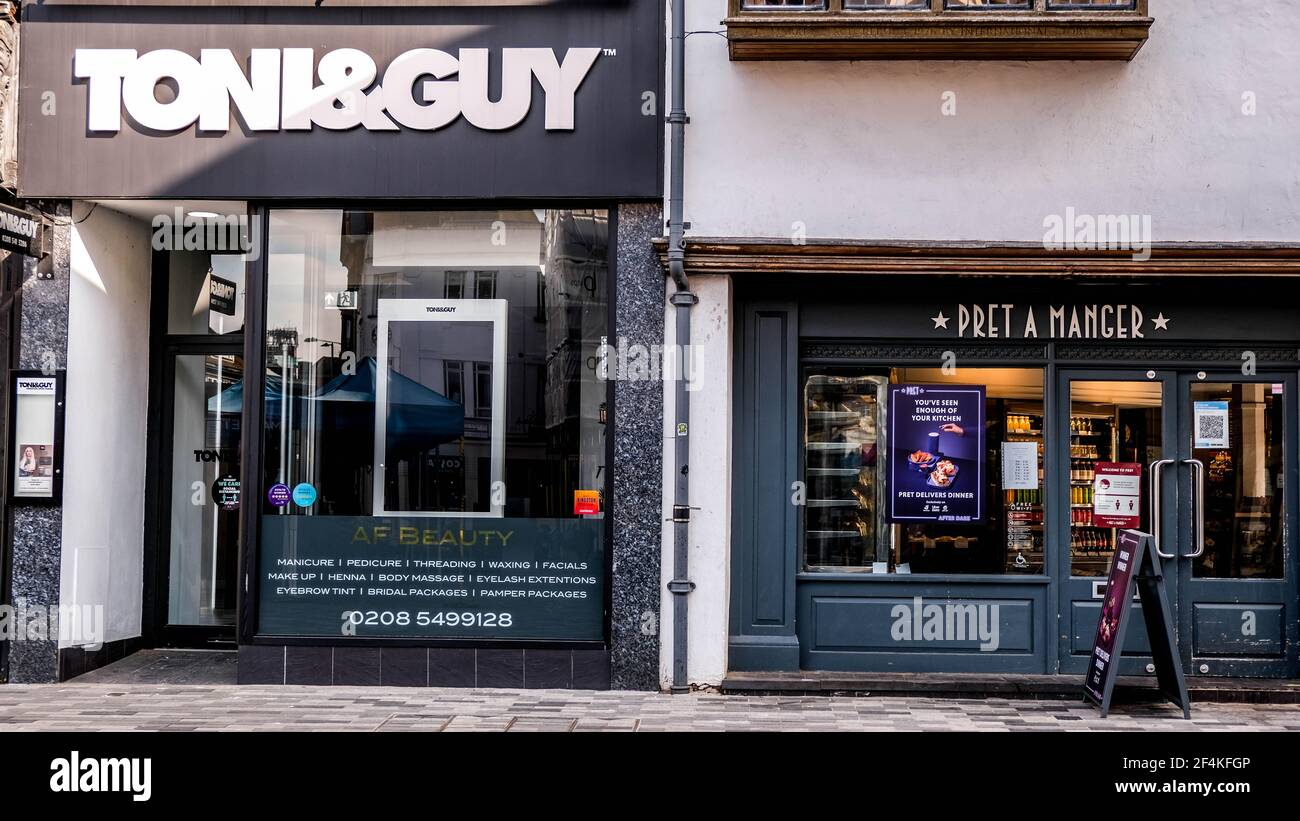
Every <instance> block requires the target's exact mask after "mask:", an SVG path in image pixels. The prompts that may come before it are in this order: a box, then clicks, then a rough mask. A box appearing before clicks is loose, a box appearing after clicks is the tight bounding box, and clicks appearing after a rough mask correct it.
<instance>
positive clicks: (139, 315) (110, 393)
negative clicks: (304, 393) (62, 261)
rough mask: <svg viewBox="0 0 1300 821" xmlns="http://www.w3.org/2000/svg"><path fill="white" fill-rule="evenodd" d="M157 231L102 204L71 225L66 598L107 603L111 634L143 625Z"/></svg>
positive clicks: (123, 634)
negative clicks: (151, 293) (151, 312)
mask: <svg viewBox="0 0 1300 821" xmlns="http://www.w3.org/2000/svg"><path fill="white" fill-rule="evenodd" d="M89 208H90V206H89V205H88V204H86V203H76V207H75V208H74V209H73V214H74V218H76V219H80V218H81V217H82V216H83V215H85V214H86V213H87V211H88V209H89ZM149 239H150V231H149V226H148V225H147V224H146V223H144V222H141V221H138V220H133V219H131V218H129V217H126V216H124V215H122V214H120V213H118V212H116V211H112V210H110V209H108V208H106V207H104V206H102V205H101V206H98V207H97V208H95V210H94V212H93V213H91V214H90V216H89V217H88V218H86V219H85V220H84V221H83V222H80V223H78V224H77V225H75V226H74V227H73V229H72V283H71V286H70V294H69V307H68V382H67V410H66V415H65V420H64V429H65V433H64V458H63V468H64V480H63V566H62V584H61V588H62V589H61V603H62V604H64V605H73V604H75V605H92V606H93V605H103V606H104V608H105V615H104V624H105V628H106V635H105V636H104V641H116V640H118V639H124V638H131V637H134V636H138V635H140V607H141V594H142V590H143V570H144V552H143V550H144V487H145V485H144V474H145V418H146V404H147V397H148V395H149V275H150V270H149V267H150V247H149Z"/></svg>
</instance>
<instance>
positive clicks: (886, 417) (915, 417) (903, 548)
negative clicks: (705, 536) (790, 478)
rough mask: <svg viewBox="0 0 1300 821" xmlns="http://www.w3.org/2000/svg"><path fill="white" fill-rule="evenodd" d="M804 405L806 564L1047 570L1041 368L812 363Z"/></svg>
mask: <svg viewBox="0 0 1300 821" xmlns="http://www.w3.org/2000/svg"><path fill="white" fill-rule="evenodd" d="M948 388H952V389H953V390H954V391H959V392H960V393H961V394H962V398H961V399H959V400H950V399H948V398H946V397H947V396H948V395H949V391H948V390H947V389H948ZM895 389H897V390H904V391H907V390H910V391H914V392H915V393H917V394H922V395H927V396H933V397H935V398H933V399H929V398H926V399H921V400H918V399H916V398H915V397H913V398H912V400H911V404H910V405H908V404H906V403H905V402H900V401H897V400H896V399H894V392H895ZM940 397H942V398H940ZM927 403H928V404H927ZM950 404H951V407H952V408H953V409H952V410H946V408H948V407H949V405H950ZM904 407H906V409H905V410H901V411H900V408H904ZM917 408H935V409H936V410H934V411H933V412H932V411H926V412H924V413H918V412H917ZM803 413H804V431H805V435H804V482H805V491H806V494H807V498H806V500H805V505H804V567H805V569H806V570H809V571H814V572H817V571H839V572H846V571H847V572H863V573H894V574H919V573H942V574H952V573H965V574H975V573H981V574H1007V573H1009V574H1036V573H1042V572H1043V567H1044V564H1043V557H1044V550H1043V545H1044V540H1043V534H1044V524H1045V523H1044V516H1043V510H1044V498H1045V496H1044V491H1045V476H1044V470H1043V454H1044V442H1045V439H1044V427H1043V371H1042V370H1041V369H1037V368H961V369H959V370H957V371H956V372H955V373H952V374H948V373H945V372H944V370H943V369H939V368H894V369H884V370H880V371H878V372H875V373H872V372H863V371H861V370H858V371H856V372H855V371H852V370H847V369H829V370H828V369H820V370H817V371H815V372H809V373H808V374H807V375H806V377H805V381H804V410H803Z"/></svg>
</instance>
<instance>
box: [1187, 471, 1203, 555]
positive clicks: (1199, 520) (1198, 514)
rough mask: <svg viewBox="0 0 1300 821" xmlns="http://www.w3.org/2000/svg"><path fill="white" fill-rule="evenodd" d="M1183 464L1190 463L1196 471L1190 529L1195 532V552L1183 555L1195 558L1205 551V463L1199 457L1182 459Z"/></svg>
mask: <svg viewBox="0 0 1300 821" xmlns="http://www.w3.org/2000/svg"><path fill="white" fill-rule="evenodd" d="M1183 464H1184V465H1191V466H1192V470H1194V471H1195V472H1196V476H1195V478H1194V480H1193V481H1194V482H1195V484H1193V485H1192V530H1193V531H1194V532H1195V533H1196V552H1195V553H1189V554H1188V555H1186V556H1184V557H1183V558H1185V559H1195V558H1198V557H1199V556H1200V555H1201V554H1202V553H1204V552H1205V463H1204V462H1202V461H1201V460H1200V459H1184V460H1183Z"/></svg>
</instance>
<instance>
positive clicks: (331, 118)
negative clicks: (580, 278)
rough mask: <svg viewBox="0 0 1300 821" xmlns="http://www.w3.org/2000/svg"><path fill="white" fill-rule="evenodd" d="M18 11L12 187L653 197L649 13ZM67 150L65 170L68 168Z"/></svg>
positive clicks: (598, 6) (656, 54)
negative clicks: (18, 165) (16, 154)
mask: <svg viewBox="0 0 1300 821" xmlns="http://www.w3.org/2000/svg"><path fill="white" fill-rule="evenodd" d="M267 19H268V18H267V16H266V15H265V14H264V13H263V12H262V10H260V9H256V8H247V7H242V6H238V7H212V6H206V5H189V6H172V7H167V8H165V9H147V8H142V7H136V6H129V5H118V6H113V7H111V10H110V9H109V8H108V7H104V9H103V10H102V12H101V13H98V14H95V15H88V14H86V13H85V12H84V10H80V11H79V10H78V9H77V8H76V7H73V6H66V5H61V4H55V5H50V6H32V7H30V8H29V9H25V10H24V22H23V38H24V48H23V51H22V55H21V59H22V76H23V80H24V82H23V84H22V88H21V89H20V97H19V107H20V122H21V126H20V127H21V128H22V134H21V139H20V150H22V151H23V156H22V157H21V162H22V167H23V172H24V173H23V180H22V186H23V193H24V194H25V195H27V196H37V195H41V196H45V195H59V196H73V197H90V196H112V197H162V196H168V197H182V196H184V197H231V198H251V197H313V196H322V197H331V198H365V197H421V198H429V197H456V198H471V197H474V198H495V197H556V196H561V197H563V196H578V197H619V198H628V197H653V196H658V195H659V194H660V189H661V186H660V184H659V182H660V174H661V171H660V167H661V164H662V163H661V161H660V160H661V142H662V128H661V125H662V119H661V115H660V109H661V105H660V96H661V95H660V91H661V84H662V69H661V65H662V64H661V49H660V44H659V43H658V42H657V41H653V40H650V41H646V40H644V38H643V37H642V36H640V35H638V32H644V31H648V30H652V29H653V28H654V27H655V26H656V25H661V24H662V20H661V19H659V16H658V4H657V3H650V2H631V3H629V2H615V0H609V2H600V1H599V0H597V2H592V3H581V4H570V3H562V4H546V5H542V6H538V5H530V6H525V7H518V6H513V7H502V6H499V5H496V4H493V5H487V4H483V5H474V6H455V7H453V6H447V5H444V4H432V5H407V6H394V7H368V8H366V9H364V10H363V9H358V8H347V7H333V8H330V7H322V8H283V9H277V14H276V16H275V17H274V20H275V21H276V22H275V23H274V24H271V23H268V22H267ZM70 157H75V158H76V160H77V161H76V162H75V163H73V162H71V161H69V158H70Z"/></svg>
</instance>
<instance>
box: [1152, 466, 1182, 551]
mask: <svg viewBox="0 0 1300 821" xmlns="http://www.w3.org/2000/svg"><path fill="white" fill-rule="evenodd" d="M1173 463H1174V460H1173V459H1157V460H1155V461H1154V462H1152V463H1151V468H1150V469H1151V475H1150V476H1149V477H1148V478H1147V481H1148V482H1149V488H1150V490H1149V492H1148V495H1150V497H1151V542H1152V544H1154V545H1155V548H1156V553H1157V554H1158V555H1159V556H1160V558H1162V559H1176V558H1178V554H1177V553H1166V552H1164V551H1163V550H1161V549H1160V495H1161V490H1162V489H1163V486H1164V481H1163V477H1162V475H1161V471H1162V470H1164V468H1165V466H1166V465H1172V464H1173Z"/></svg>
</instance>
